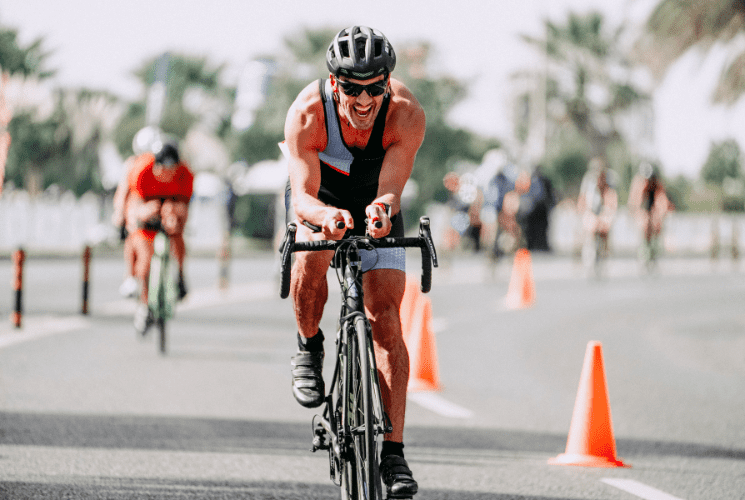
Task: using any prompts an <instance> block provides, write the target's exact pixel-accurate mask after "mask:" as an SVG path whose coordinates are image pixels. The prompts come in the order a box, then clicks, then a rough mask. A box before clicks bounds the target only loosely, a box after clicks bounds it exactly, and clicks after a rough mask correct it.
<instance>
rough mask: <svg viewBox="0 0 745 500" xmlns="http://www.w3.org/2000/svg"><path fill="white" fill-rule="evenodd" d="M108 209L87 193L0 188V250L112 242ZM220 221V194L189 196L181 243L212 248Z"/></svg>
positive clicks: (61, 249)
mask: <svg viewBox="0 0 745 500" xmlns="http://www.w3.org/2000/svg"><path fill="white" fill-rule="evenodd" d="M112 211H113V207H112V203H111V199H106V198H102V197H100V196H96V195H93V194H86V195H84V196H82V197H81V198H80V199H76V198H75V197H74V196H73V195H72V194H70V193H66V194H63V195H61V196H60V197H55V198H49V197H39V198H37V199H34V200H32V199H30V198H29V196H28V194H27V193H26V192H25V191H12V192H5V193H3V196H2V197H0V255H9V254H10V253H11V252H12V251H13V250H15V249H17V248H19V247H22V248H24V249H25V250H26V251H28V252H32V253H33V252H37V253H78V252H80V251H82V249H83V248H84V247H85V246H86V245H91V246H96V245H100V244H107V243H108V244H111V245H112V246H116V245H117V240H118V237H119V235H118V230H117V228H115V227H114V226H113V225H112V224H111V214H112ZM226 221H227V214H226V210H225V206H224V204H223V202H222V200H221V199H218V198H201V197H195V198H194V199H193V200H192V202H191V205H190V210H189V222H188V224H187V226H186V230H185V237H186V240H187V246H188V247H189V248H190V250H191V249H193V250H197V251H199V250H208V251H213V250H214V251H216V250H217V249H218V248H219V247H220V244H221V243H222V239H223V235H224V230H225V227H226V224H227V222H226Z"/></svg>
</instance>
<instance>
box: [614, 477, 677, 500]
mask: <svg viewBox="0 0 745 500" xmlns="http://www.w3.org/2000/svg"><path fill="white" fill-rule="evenodd" d="M601 481H603V482H604V483H605V484H609V485H611V486H613V487H615V488H618V489H619V490H623V491H625V492H627V493H631V494H632V495H635V496H638V497H639V498H643V499H644V500H683V499H682V498H680V497H676V496H673V495H671V494H669V493H665V492H664V491H660V490H658V489H657V488H652V487H651V486H647V485H646V484H644V483H640V482H639V481H634V480H633V479H614V478H604V479H602V480H601Z"/></svg>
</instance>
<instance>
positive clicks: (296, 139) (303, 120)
mask: <svg viewBox="0 0 745 500" xmlns="http://www.w3.org/2000/svg"><path fill="white" fill-rule="evenodd" d="M285 143H286V145H287V149H288V150H289V153H290V155H289V159H288V160H289V161H288V171H289V174H290V186H291V188H292V206H293V209H294V210H295V215H296V217H297V218H298V219H299V220H300V221H308V222H310V223H312V224H314V225H316V226H320V227H321V235H322V236H323V237H324V238H330V239H339V238H341V237H342V236H344V232H345V229H339V228H338V227H337V225H336V222H337V221H343V222H344V224H345V226H346V227H348V228H353V227H354V221H353V220H352V215H351V214H350V213H349V212H348V211H346V210H340V209H338V208H335V207H329V206H327V205H325V204H324V203H322V202H321V201H320V200H319V199H318V190H319V189H320V187H321V166H320V163H319V161H318V153H319V152H320V151H321V150H322V149H323V148H324V147H325V144H326V130H325V124H324V115H323V103H322V101H321V96H320V94H319V92H318V84H317V83H312V84H310V85H308V86H307V87H306V88H305V89H304V90H303V91H302V92H301V93H300V95H299V96H298V97H297V99H296V100H295V102H294V103H293V104H292V106H291V107H290V109H289V111H288V112H287V120H286V121H285ZM303 229H304V228H302V229H300V230H301V231H302V230H303Z"/></svg>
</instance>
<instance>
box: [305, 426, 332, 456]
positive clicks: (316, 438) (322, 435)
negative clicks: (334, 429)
mask: <svg viewBox="0 0 745 500" xmlns="http://www.w3.org/2000/svg"><path fill="white" fill-rule="evenodd" d="M328 449H329V443H328V441H327V440H326V431H325V430H324V429H323V427H319V428H317V429H316V430H315V431H314V434H313V442H312V445H311V448H310V451H311V452H313V453H315V452H317V451H318V450H328Z"/></svg>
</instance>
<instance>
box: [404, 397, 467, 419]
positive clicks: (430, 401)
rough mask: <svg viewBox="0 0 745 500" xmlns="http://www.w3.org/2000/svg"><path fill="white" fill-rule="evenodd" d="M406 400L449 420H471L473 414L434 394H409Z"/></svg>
mask: <svg viewBox="0 0 745 500" xmlns="http://www.w3.org/2000/svg"><path fill="white" fill-rule="evenodd" d="M408 399H410V400H411V401H413V402H415V403H416V404H418V405H419V406H421V407H422V408H426V409H427V410H430V411H432V412H434V413H437V414H438V415H442V416H443V417H450V418H471V417H472V416H473V412H472V411H471V410H469V409H467V408H463V407H462V406H459V405H457V404H455V403H451V402H450V401H448V400H447V399H445V398H443V397H442V396H440V395H438V394H435V393H434V392H410V393H409V394H408Z"/></svg>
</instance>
